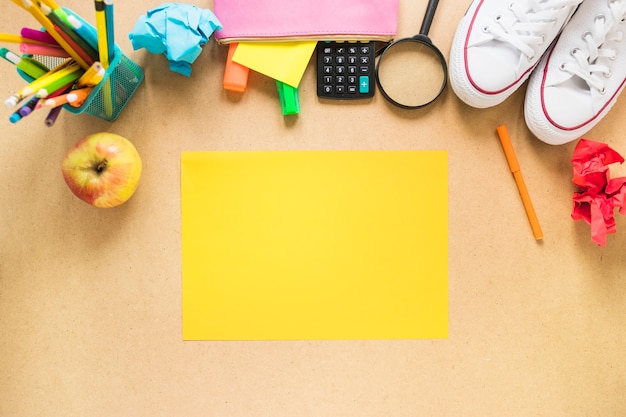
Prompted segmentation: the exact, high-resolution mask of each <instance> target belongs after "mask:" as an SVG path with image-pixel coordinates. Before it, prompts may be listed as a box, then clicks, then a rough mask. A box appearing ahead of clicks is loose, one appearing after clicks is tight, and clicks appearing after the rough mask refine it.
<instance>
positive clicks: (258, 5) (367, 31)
mask: <svg viewBox="0 0 626 417" xmlns="http://www.w3.org/2000/svg"><path fill="white" fill-rule="evenodd" d="M213 5H214V11H215V14H216V16H217V17H218V18H219V20H220V22H221V23H222V27H223V29H222V30H219V31H217V32H216V33H215V38H216V39H217V41H218V42H220V43H222V44H224V43H231V42H243V41H272V40H304V39H312V40H381V41H389V40H391V39H392V38H393V37H394V36H395V34H396V31H397V24H398V0H343V1H341V2H337V1H335V0H315V1H313V0H303V1H293V0H256V1H246V0H214V1H213Z"/></svg>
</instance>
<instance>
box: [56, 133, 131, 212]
mask: <svg viewBox="0 0 626 417" xmlns="http://www.w3.org/2000/svg"><path fill="white" fill-rule="evenodd" d="M62 171H63V178H64V179H65V182H66V183H67V185H68V186H69V187H70V190H72V192H73V193H74V195H76V197H78V198H80V199H81V200H83V201H85V202H87V203H89V204H91V205H92V206H96V207H115V206H118V205H120V204H122V203H124V202H125V201H126V200H128V199H129V198H130V197H131V196H132V195H133V193H134V192H135V190H136V189H137V185H138V184H139V177H140V176H141V158H140V157H139V153H138V152H137V149H136V148H135V146H134V145H133V144H132V143H131V142H130V141H129V140H128V139H126V138H123V137H122V136H119V135H116V134H114V133H108V132H102V133H95V134H93V135H89V136H87V137H85V138H83V139H81V140H80V141H78V142H77V143H76V144H75V145H74V146H73V147H72V149H70V150H69V151H68V152H67V154H66V155H65V158H64V159H63V166H62Z"/></svg>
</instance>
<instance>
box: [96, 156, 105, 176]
mask: <svg viewBox="0 0 626 417" xmlns="http://www.w3.org/2000/svg"><path fill="white" fill-rule="evenodd" d="M106 167H107V160H106V159H105V160H104V161H102V162H100V163H99V164H98V166H97V167H96V171H97V172H98V173H99V174H100V173H102V171H104V170H105V169H106Z"/></svg>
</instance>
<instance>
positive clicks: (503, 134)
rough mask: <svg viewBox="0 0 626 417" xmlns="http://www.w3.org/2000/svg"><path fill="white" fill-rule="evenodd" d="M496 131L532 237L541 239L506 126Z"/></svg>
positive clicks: (537, 220) (539, 227) (537, 221)
mask: <svg viewBox="0 0 626 417" xmlns="http://www.w3.org/2000/svg"><path fill="white" fill-rule="evenodd" d="M496 130H497V132H498V136H499V137H500V142H501V143H502V148H503V149H504V155H505V156H506V160H507V162H508V164H509V168H510V169H511V172H512V173H513V177H514V178H515V183H516V184H517V188H518V190H519V193H520V196H521V197H522V204H524V209H525V210H526V215H527V216H528V221H529V222H530V227H531V229H532V231H533V235H534V236H535V239H537V240H540V239H543V232H542V231H541V226H540V225H539V219H537V214H536V213H535V208H534V207H533V203H532V201H531V200H530V195H529V194H528V188H526V183H525V182H524V177H523V176H522V171H521V168H520V165H519V161H518V160H517V155H515V150H514V149H513V144H512V143H511V138H510V137H509V133H508V131H507V129H506V126H504V125H502V126H498V127H497V129H496Z"/></svg>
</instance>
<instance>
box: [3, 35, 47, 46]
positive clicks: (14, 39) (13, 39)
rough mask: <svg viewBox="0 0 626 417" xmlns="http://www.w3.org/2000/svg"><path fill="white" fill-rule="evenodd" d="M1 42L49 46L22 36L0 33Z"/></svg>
mask: <svg viewBox="0 0 626 417" xmlns="http://www.w3.org/2000/svg"><path fill="white" fill-rule="evenodd" d="M0 42H10V43H27V44H30V45H48V44H46V43H44V42H39V41H35V40H32V39H28V38H25V37H23V36H20V35H12V34H10V33H0ZM48 46H49V45H48Z"/></svg>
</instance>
